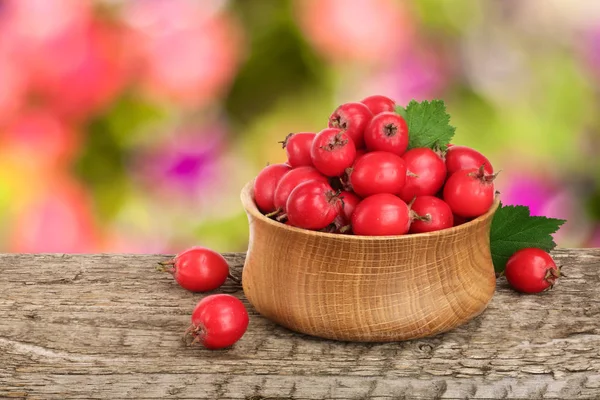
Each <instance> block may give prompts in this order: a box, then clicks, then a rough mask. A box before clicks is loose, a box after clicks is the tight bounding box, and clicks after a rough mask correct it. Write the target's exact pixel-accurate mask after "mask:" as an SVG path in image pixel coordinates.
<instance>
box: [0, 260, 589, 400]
mask: <svg viewBox="0 0 600 400" xmlns="http://www.w3.org/2000/svg"><path fill="white" fill-rule="evenodd" d="M555 256H556V259H557V260H558V261H559V262H560V263H561V264H563V265H564V267H563V271H564V273H565V274H566V275H567V276H566V277H565V278H563V279H561V281H560V283H559V285H557V287H556V288H555V289H554V290H552V291H550V292H547V293H543V294H541V295H535V296H527V295H519V294H516V293H514V292H512V291H510V290H509V289H508V288H507V287H506V283H505V282H504V281H503V280H500V282H499V285H498V290H497V293H496V295H495V296H494V299H493V300H492V303H491V304H490V306H489V308H488V310H487V311H486V312H485V313H484V314H483V315H482V316H480V317H478V318H477V319H475V320H474V321H472V322H470V323H469V324H467V325H465V326H463V327H461V328H458V329H456V330H454V331H452V332H449V333H447V334H444V335H440V336H437V337H433V338H429V339H421V340H415V341H410V342H402V343H388V344H359V343H339V342H333V341H325V340H320V339H316V338H311V337H307V336H303V335H298V334H295V333H292V332H290V331H288V330H286V329H284V328H281V327H278V326H276V325H274V324H272V323H271V322H269V321H267V320H265V319H264V318H262V317H260V316H259V315H257V314H255V313H254V312H253V311H252V310H251V309H250V313H251V322H250V327H249V330H248V332H247V333H246V335H245V336H244V337H243V338H242V340H241V341H240V342H238V343H237V344H236V345H235V346H234V347H233V348H231V349H228V350H223V351H208V350H204V349H202V348H187V347H186V346H185V345H184V344H183V343H182V342H181V340H180V336H181V333H182V332H183V330H184V329H185V328H186V326H187V325H188V323H189V314H190V312H191V310H192V308H193V307H194V305H195V304H196V302H197V301H198V300H199V299H200V298H201V297H202V295H200V294H193V293H188V292H186V291H184V290H182V289H180V288H179V287H177V285H176V284H175V283H174V282H173V281H172V279H171V278H170V277H169V276H168V274H161V273H158V272H156V271H154V265H155V263H156V261H159V260H164V259H165V258H166V257H165V256H160V255H147V256H141V255H11V254H5V255H0V272H1V274H0V397H2V398H5V397H16V398H25V397H26V398H28V399H34V398H40V399H42V398H43V399H47V398H111V399H116V398H208V399H216V398H222V399H239V398H247V399H250V398H252V399H264V398H294V399H323V398H332V399H354V398H356V399H359V398H373V399H401V398H419V399H431V398H440V399H442V398H443V399H451V398H452V399H454V398H457V399H458V398H461V399H462V398H473V399H483V398H556V399H567V398H568V399H575V398H600V276H599V273H600V249H596V250H559V251H557V252H556V253H555ZM227 258H228V259H229V260H230V261H231V263H232V265H234V274H236V275H238V276H239V275H240V273H241V266H242V263H243V255H240V254H228V255H227ZM223 290H225V291H232V292H234V294H235V295H236V296H239V297H240V298H242V299H243V293H242V292H241V290H240V288H239V286H235V285H232V284H228V285H227V286H225V287H224V288H223Z"/></svg>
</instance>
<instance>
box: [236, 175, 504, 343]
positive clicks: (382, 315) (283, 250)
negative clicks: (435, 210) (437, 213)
mask: <svg viewBox="0 0 600 400" xmlns="http://www.w3.org/2000/svg"><path fill="white" fill-rule="evenodd" d="M242 203H243V205H244V208H245V210H246V212H247V214H248V220H249V227H250V241H249V248H248V254H247V257H246V261H245V266H244V270H243V279H242V281H243V288H244V293H245V295H246V297H247V298H248V300H249V302H250V303H251V304H252V305H253V306H254V307H255V308H256V310H257V311H258V312H259V313H261V314H262V315H263V316H265V317H267V318H269V319H271V320H272V321H274V322H276V323H278V324H281V325H283V326H285V327H287V328H289V329H291V330H294V331H297V332H302V333H306V334H309V335H313V336H318V337H323V338H329V339H336V340H347V341H368V342H389V341H398V340H406V339H413V338H418V337H425V336H431V335H434V334H437V333H440V332H444V331H447V330H450V329H452V328H455V327H457V326H459V325H461V324H463V323H465V322H467V321H469V320H470V319H472V318H474V317H475V316H477V315H478V314H480V313H481V312H482V311H483V310H484V309H485V308H486V306H487V304H488V302H489V301H490V299H491V298H492V296H493V294H494V290H495V285H496V279H495V275H494V268H493V265H492V259H491V255H490V244H489V232H490V226H491V222H492V218H493V214H494V212H495V210H496V209H497V207H498V204H499V203H498V201H496V203H495V204H494V206H493V207H492V208H491V209H490V211H489V212H488V213H487V214H485V215H483V216H481V217H479V218H477V219H475V220H473V221H471V222H468V223H466V224H464V225H461V226H458V227H454V228H451V229H447V230H443V231H438V232H432V233H425V234H418V235H404V236H385V237H384V236H380V237H375V236H372V237H368V236H352V235H339V234H328V233H321V232H314V231H308V230H302V229H298V228H294V227H291V226H288V225H284V224H281V223H279V222H277V221H274V220H271V219H269V218H267V217H265V216H264V215H262V214H261V213H260V211H259V210H258V209H257V208H256V206H255V204H254V201H253V196H252V184H251V183H249V184H247V185H246V186H245V187H244V189H243V191H242Z"/></svg>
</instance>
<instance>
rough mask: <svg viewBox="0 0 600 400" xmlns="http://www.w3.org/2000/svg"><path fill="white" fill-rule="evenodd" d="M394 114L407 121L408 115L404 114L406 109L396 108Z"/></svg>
mask: <svg viewBox="0 0 600 400" xmlns="http://www.w3.org/2000/svg"><path fill="white" fill-rule="evenodd" d="M395 111H396V114H400V116H401V117H402V118H404V119H405V120H406V119H408V115H407V114H406V109H405V108H404V107H402V106H396V109H395Z"/></svg>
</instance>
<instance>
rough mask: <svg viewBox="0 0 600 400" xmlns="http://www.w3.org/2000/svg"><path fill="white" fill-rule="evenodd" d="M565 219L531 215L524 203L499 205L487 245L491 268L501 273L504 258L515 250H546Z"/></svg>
mask: <svg viewBox="0 0 600 400" xmlns="http://www.w3.org/2000/svg"><path fill="white" fill-rule="evenodd" d="M565 222H566V221H565V220H562V219H556V218H546V217H532V216H531V215H530V213H529V208H528V207H525V206H503V205H502V204H500V207H499V208H498V210H497V211H496V214H495V215H494V219H493V221H492V229H491V232H490V246H491V252H492V260H493V262H494V269H495V270H496V272H498V273H502V272H503V271H504V268H505V267H506V263H507V261H508V259H509V258H510V257H511V256H512V255H513V254H514V253H515V252H516V251H518V250H521V249H525V248H528V247H535V248H540V249H543V250H545V251H550V250H552V249H554V248H555V247H556V243H555V242H554V239H553V238H552V234H553V233H555V232H556V231H558V229H559V228H560V226H561V225H562V224H564V223H565Z"/></svg>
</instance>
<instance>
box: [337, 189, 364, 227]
mask: <svg viewBox="0 0 600 400" xmlns="http://www.w3.org/2000/svg"><path fill="white" fill-rule="evenodd" d="M339 197H340V200H341V201H342V207H341V208H340V212H339V213H338V215H337V216H336V217H335V220H334V221H333V223H334V224H335V226H336V229H337V230H338V231H339V230H340V229H342V228H344V227H347V226H348V225H350V224H352V214H353V213H354V209H355V208H356V206H357V205H358V203H360V201H361V199H360V197H358V196H357V195H355V194H354V193H352V192H348V191H343V192H341V193H340V195H339Z"/></svg>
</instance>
